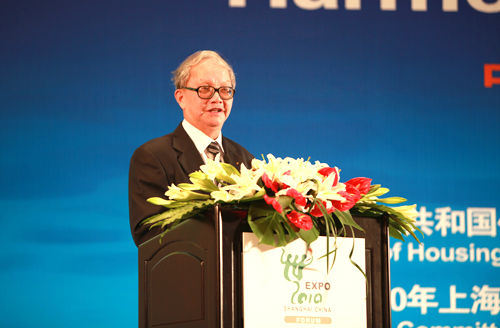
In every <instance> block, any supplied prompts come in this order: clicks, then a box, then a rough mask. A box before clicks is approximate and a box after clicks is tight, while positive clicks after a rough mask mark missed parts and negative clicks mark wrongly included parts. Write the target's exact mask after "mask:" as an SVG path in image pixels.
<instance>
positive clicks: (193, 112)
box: [129, 51, 253, 246]
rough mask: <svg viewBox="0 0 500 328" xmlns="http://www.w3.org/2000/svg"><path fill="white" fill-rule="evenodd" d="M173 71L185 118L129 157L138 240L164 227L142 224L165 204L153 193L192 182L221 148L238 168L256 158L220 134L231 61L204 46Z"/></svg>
mask: <svg viewBox="0 0 500 328" xmlns="http://www.w3.org/2000/svg"><path fill="white" fill-rule="evenodd" d="M173 73H174V77H173V80H174V83H175V87H176V90H175V93H174V95H175V99H176V100H177V103H178V104H179V106H180V108H181V109H182V112H183V114H184V120H183V121H182V122H181V124H179V126H178V127H177V128H176V129H175V131H174V132H172V133H170V134H167V135H165V136H163V137H160V138H156V139H153V140H150V141H148V142H146V143H145V144H144V145H142V146H140V147H139V148H138V149H137V150H136V151H135V152H134V154H133V155H132V159H131V161H130V172H129V214H130V228H131V230H132V235H133V237H134V241H135V243H136V245H137V246H139V245H140V244H141V243H143V242H145V241H147V240H149V239H151V238H153V237H155V236H156V235H159V234H160V233H161V232H162V230H161V228H159V227H156V228H153V229H151V230H150V229H149V227H147V226H143V225H141V224H140V223H141V221H142V220H144V219H146V218H148V217H150V216H152V215H154V214H158V213H160V212H162V211H163V210H164V209H163V208H161V207H159V206H157V205H152V204H150V203H148V202H147V201H146V200H147V199H148V198H150V197H155V196H156V197H161V196H162V195H163V194H164V193H165V191H166V190H167V189H168V187H169V186H170V185H171V184H172V183H174V184H176V185H177V184H179V183H186V182H189V174H190V173H192V172H195V171H197V170H199V168H200V166H201V165H203V164H204V163H205V162H206V159H207V158H212V159H213V158H215V156H216V154H217V153H220V154H221V160H222V161H224V162H225V163H231V164H232V165H234V166H236V167H237V168H239V166H240V165H241V164H242V163H243V164H245V165H246V166H247V167H250V162H251V160H252V159H253V155H252V154H250V153H249V152H248V151H247V150H246V149H245V148H243V147H242V146H240V145H239V144H237V143H236V142H234V141H232V140H229V139H228V138H225V137H223V136H222V134H221V129H222V126H223V125H224V122H225V121H226V119H227V118H228V116H229V114H230V113H231V108H232V105H233V97H234V93H235V90H234V87H235V85H236V79H235V76H234V72H233V70H232V68H231V66H230V65H229V64H228V63H227V62H226V61H225V60H224V59H222V58H221V57H220V56H219V55H218V54H217V53H216V52H213V51H199V52H196V53H194V54H193V55H191V56H189V57H188V58H187V59H186V60H185V61H184V62H183V63H182V64H181V65H180V66H179V67H178V68H177V70H175V71H174V72H173Z"/></svg>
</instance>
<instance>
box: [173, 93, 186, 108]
mask: <svg viewBox="0 0 500 328" xmlns="http://www.w3.org/2000/svg"><path fill="white" fill-rule="evenodd" d="M174 97H175V100H177V103H178V104H179V107H180V108H182V110H184V103H185V102H184V92H182V90H181V89H176V90H175V92H174Z"/></svg>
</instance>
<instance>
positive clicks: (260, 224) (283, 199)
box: [142, 155, 418, 255]
mask: <svg viewBox="0 0 500 328" xmlns="http://www.w3.org/2000/svg"><path fill="white" fill-rule="evenodd" d="M339 173H340V170H339V169H338V168H336V167H329V166H328V165H327V164H324V163H320V162H318V161H316V162H315V163H314V164H313V163H311V162H310V161H309V160H303V159H292V158H285V159H281V158H275V157H274V156H273V155H268V156H267V161H266V160H265V159H263V160H258V159H253V161H252V167H251V168H250V169H247V168H246V167H245V166H244V165H241V168H240V170H238V169H236V168H235V167H234V166H232V165H230V164H227V163H220V162H219V158H218V157H216V158H215V160H210V159H208V160H207V164H205V165H202V166H201V167H200V171H197V172H194V173H192V174H190V180H191V183H181V184H179V185H177V186H176V185H174V184H172V185H171V186H170V187H169V188H168V191H167V192H166V193H165V195H166V196H167V197H168V199H164V198H160V197H152V198H149V199H148V202H150V203H152V204H156V205H161V206H164V207H166V208H168V209H169V210H168V211H165V212H163V213H160V214H157V215H154V216H152V217H150V218H148V219H146V220H144V221H143V222H142V224H150V225H151V227H154V226H161V227H162V228H163V229H164V230H165V231H164V232H163V234H165V233H166V232H167V231H168V229H169V228H171V227H173V226H175V225H176V224H178V223H180V222H182V221H184V220H186V219H188V218H192V217H195V216H196V215H198V214H200V213H201V212H203V211H204V210H206V209H208V208H211V207H213V206H215V205H216V204H221V205H222V206H225V207H231V208H235V209H245V210H247V211H248V224H249V225H250V228H251V229H252V231H253V232H254V233H255V235H256V236H257V238H258V239H259V241H260V243H264V244H267V245H271V246H275V247H281V246H284V245H286V244H288V243H289V242H291V241H293V240H295V239H297V238H301V239H303V240H304V241H305V242H307V243H312V242H313V241H315V240H316V239H317V238H318V236H319V235H320V233H321V232H324V234H326V236H328V237H334V238H335V239H336V237H337V236H339V235H342V234H344V235H345V231H346V228H347V227H349V228H350V229H351V230H352V233H353V236H354V229H359V230H363V229H362V228H361V227H360V226H359V225H358V224H357V223H356V222H355V221H354V220H353V218H352V216H351V213H352V214H358V215H363V216H372V217H378V216H382V215H384V214H385V215H387V216H388V218H389V232H390V235H391V236H392V237H394V238H397V239H401V240H404V239H403V236H407V235H408V234H410V235H411V236H413V237H414V238H415V239H416V240H417V241H418V238H417V236H416V235H415V233H414V231H415V230H418V229H417V228H416V227H415V225H414V222H415V218H416V216H417V215H418V213H417V211H416V210H415V208H416V205H410V206H399V207H388V206H386V205H384V204H398V203H402V202H405V201H406V199H404V198H401V197H389V198H379V197H380V196H382V195H384V194H386V193H387V192H388V191H389V189H387V188H382V187H381V186H380V185H371V179H368V178H354V179H351V180H349V181H347V182H345V183H342V182H340V177H339ZM163 234H162V235H163ZM328 239H329V238H328ZM327 247H328V251H327V255H328V254H330V253H331V252H334V250H333V251H330V247H329V246H327Z"/></svg>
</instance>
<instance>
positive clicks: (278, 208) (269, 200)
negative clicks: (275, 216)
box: [264, 195, 283, 213]
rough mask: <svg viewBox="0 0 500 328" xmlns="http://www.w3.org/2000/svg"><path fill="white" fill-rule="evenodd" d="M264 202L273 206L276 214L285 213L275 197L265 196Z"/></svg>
mask: <svg viewBox="0 0 500 328" xmlns="http://www.w3.org/2000/svg"><path fill="white" fill-rule="evenodd" d="M264 200H265V201H266V203H267V204H269V205H272V206H273V207H274V209H275V210H276V212H278V213H283V209H282V208H281V204H280V203H279V202H278V200H277V199H276V198H274V197H269V196H268V195H264Z"/></svg>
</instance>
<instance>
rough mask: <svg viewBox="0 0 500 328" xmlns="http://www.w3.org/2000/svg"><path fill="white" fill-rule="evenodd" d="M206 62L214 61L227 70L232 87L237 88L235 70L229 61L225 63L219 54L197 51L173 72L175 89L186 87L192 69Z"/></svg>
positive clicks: (209, 51)
mask: <svg viewBox="0 0 500 328" xmlns="http://www.w3.org/2000/svg"><path fill="white" fill-rule="evenodd" d="M204 61H213V62H216V63H217V64H219V65H220V66H222V67H223V68H226V69H227V70H228V73H229V78H230V79H231V84H232V85H231V87H233V88H234V87H235V86H236V77H235V76H234V72H233V68H232V67H231V65H229V63H228V62H227V61H225V60H224V59H223V58H222V57H221V56H220V55H219V54H218V53H217V52H215V51H211V50H202V51H197V52H195V53H194V54H192V55H191V56H189V57H188V58H186V59H185V60H184V61H183V62H182V64H180V65H179V67H177V69H176V70H175V71H173V72H172V74H173V77H172V81H174V84H175V88H176V89H180V88H182V87H185V86H186V83H187V81H188V80H189V72H190V70H191V67H193V66H196V65H198V64H199V63H201V62H204Z"/></svg>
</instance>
